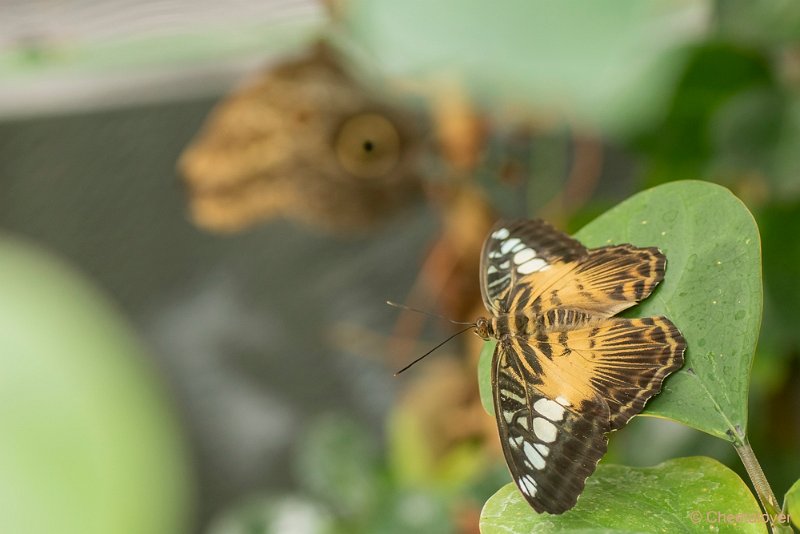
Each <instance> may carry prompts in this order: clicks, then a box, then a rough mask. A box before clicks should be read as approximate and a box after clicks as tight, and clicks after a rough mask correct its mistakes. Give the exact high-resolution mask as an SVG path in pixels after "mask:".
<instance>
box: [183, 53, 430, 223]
mask: <svg viewBox="0 0 800 534" xmlns="http://www.w3.org/2000/svg"><path fill="white" fill-rule="evenodd" d="M423 138H424V136H423V135H422V134H421V132H420V128H419V122H418V121H417V120H415V119H414V118H413V117H412V116H411V114H410V113H409V112H408V111H404V110H401V109H400V108H398V107H396V106H393V105H391V104H389V103H388V102H386V101H384V100H382V99H381V98H378V96H377V95H376V94H375V91H374V90H373V91H368V90H367V89H366V88H365V87H364V85H363V84H362V83H360V81H359V80H357V79H356V78H355V77H353V76H352V75H351V74H349V73H348V72H347V71H346V70H345V68H344V66H343V65H342V62H341V60H340V59H339V58H338V57H337V55H336V54H335V53H334V52H333V50H332V49H331V48H330V47H328V46H327V45H325V44H317V45H315V46H314V47H312V48H311V49H310V50H309V51H307V52H306V53H305V54H304V55H302V56H301V57H295V58H292V59H289V60H285V61H283V62H281V63H279V64H277V65H274V66H272V67H271V68H269V69H267V70H266V71H264V72H262V73H260V74H259V75H258V76H257V77H256V78H255V79H254V80H253V81H252V82H251V83H249V84H247V85H245V86H244V87H242V88H241V89H238V90H236V91H234V92H233V93H232V94H231V95H229V96H228V97H227V98H225V99H224V100H223V101H222V102H221V103H219V104H218V105H217V106H216V108H215V109H214V110H213V111H212V112H211V114H210V116H209V117H208V118H207V120H206V122H205V125H204V127H203V129H202V131H201V132H200V133H199V134H198V135H197V136H196V137H195V139H194V140H193V141H192V142H191V144H190V145H189V146H188V148H186V150H185V151H184V152H183V154H182V155H181V158H180V161H179V163H178V169H179V171H180V173H181V174H182V175H183V178H184V181H185V183H186V185H187V188H188V195H189V202H190V212H191V217H192V219H193V221H194V222H195V223H196V224H197V225H199V226H201V227H203V228H206V229H209V230H212V231H218V232H233V231H238V230H241V229H243V228H245V227H247V226H250V225H252V224H254V223H256V222H258V221H261V220H265V219H270V218H273V217H287V218H291V219H295V220H298V221H300V222H302V223H305V224H309V225H311V226H315V227H319V228H321V229H325V230H333V231H336V232H340V233H341V232H349V231H353V230H359V229H363V228H367V227H369V226H371V225H374V224H375V223H377V222H379V221H381V220H382V219H384V218H386V217H387V216H388V215H390V214H392V213H394V212H396V211H397V210H398V209H399V208H401V207H403V206H406V205H408V204H410V203H411V202H413V201H414V200H415V199H416V198H418V197H419V196H420V193H421V192H422V184H421V180H420V177H419V176H420V173H419V161H420V153H421V151H420V147H421V144H422V143H423V141H422V139H423Z"/></svg>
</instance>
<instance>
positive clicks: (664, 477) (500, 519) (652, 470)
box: [480, 456, 767, 534]
mask: <svg viewBox="0 0 800 534" xmlns="http://www.w3.org/2000/svg"><path fill="white" fill-rule="evenodd" d="M480 528H481V533H482V534H495V533H496V534H500V533H502V534H514V533H520V534H522V533H525V534H527V533H529V532H578V531H580V532H615V533H616V532H709V531H712V532H761V533H765V532H767V528H766V525H765V520H764V517H763V515H762V514H761V509H760V508H759V507H758V503H757V502H756V500H755V498H754V497H753V495H752V494H751V493H750V490H749V489H748V488H747V486H746V485H745V483H744V482H743V481H742V479H741V478H739V477H738V476H737V475H736V473H734V472H733V471H731V470H730V469H728V468H727V467H725V466H724V465H722V464H721V463H719V462H717V461H716V460H712V459H711V458H706V457H702V456H697V457H692V458H678V459H674V460H669V461H666V462H664V463H662V464H659V465H657V466H655V467H627V466H622V465H603V464H600V465H599V466H598V468H597V472H596V473H595V474H594V475H592V476H591V477H589V479H588V480H587V481H586V489H585V490H584V492H583V494H582V495H581V497H580V499H579V500H578V504H577V505H576V506H575V508H573V509H572V510H570V511H568V512H566V513H564V514H562V515H549V514H537V513H536V512H534V511H533V510H532V509H531V507H530V506H529V505H528V503H527V502H525V499H524V498H523V497H522V495H521V494H520V493H519V491H518V490H517V488H516V486H514V484H513V483H512V484H508V485H506V486H504V487H503V488H501V489H500V490H499V491H498V492H497V493H495V494H494V495H493V496H492V497H491V498H490V499H489V500H488V501H487V502H486V505H485V506H484V507H483V512H482V513H481V524H480Z"/></svg>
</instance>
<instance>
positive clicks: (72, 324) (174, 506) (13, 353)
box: [0, 236, 191, 534]
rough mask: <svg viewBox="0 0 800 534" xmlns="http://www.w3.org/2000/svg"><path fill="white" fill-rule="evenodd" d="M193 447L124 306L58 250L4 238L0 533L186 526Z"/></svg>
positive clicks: (0, 265) (156, 532) (153, 531)
mask: <svg viewBox="0 0 800 534" xmlns="http://www.w3.org/2000/svg"><path fill="white" fill-rule="evenodd" d="M186 451H187V449H186V447H185V444H184V442H183V439H182V436H181V432H180V428H179V425H178V422H177V419H176V417H175V414H174V412H173V408H172V406H171V404H170V402H169V399H168V397H167V396H166V395H165V391H164V389H163V387H162V384H160V383H159V381H158V380H157V376H156V374H155V373H154V370H153V369H152V368H151V360H150V358H149V355H148V354H147V353H146V352H145V350H144V349H143V347H142V345H141V343H140V342H139V341H138V340H137V338H136V336H135V334H134V333H133V332H132V330H131V327H130V326H129V325H128V324H127V323H126V321H125V320H124V319H123V318H122V317H121V316H120V314H119V312H118V310H116V309H115V308H114V307H113V306H112V305H111V304H110V303H109V302H108V300H107V299H106V298H104V296H103V295H101V294H100V293H99V292H98V291H97V290H96V289H95V288H93V287H91V285H90V284H89V283H88V282H87V281H86V280H85V279H84V278H83V277H81V276H79V275H78V274H76V273H75V272H74V271H73V270H72V269H71V268H70V267H68V266H67V265H65V264H64V263H62V262H61V261H60V260H58V259H57V258H55V257H53V256H51V255H49V254H47V253H44V252H43V251H41V250H39V249H37V248H35V247H33V246H31V245H29V244H27V243H24V242H22V241H19V240H17V239H15V238H12V237H9V236H0V473H2V476H0V532H9V533H12V532H13V533H25V534H38V533H42V534H44V533H47V534H52V533H56V532H57V533H59V534H73V533H74V534H95V533H97V534H109V533H115V534H125V533H130V534H142V533H148V534H161V533H164V534H167V533H169V534H174V533H180V532H186V531H188V530H189V528H190V522H189V521H190V513H191V477H190V472H189V469H188V462H187V454H186Z"/></svg>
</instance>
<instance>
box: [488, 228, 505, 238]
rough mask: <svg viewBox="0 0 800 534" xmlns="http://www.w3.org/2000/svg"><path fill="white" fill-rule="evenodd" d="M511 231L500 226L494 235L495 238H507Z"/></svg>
mask: <svg viewBox="0 0 800 534" xmlns="http://www.w3.org/2000/svg"><path fill="white" fill-rule="evenodd" d="M508 234H509V231H508V228H500V229H499V230H497V231H496V232H494V233H493V234H492V237H493V238H495V239H505V238H507V237H508Z"/></svg>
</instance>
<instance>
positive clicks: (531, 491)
mask: <svg viewBox="0 0 800 534" xmlns="http://www.w3.org/2000/svg"><path fill="white" fill-rule="evenodd" d="M517 485H518V486H519V489H520V491H522V492H523V493H524V494H525V495H527V496H529V497H535V496H536V481H534V480H533V477H532V476H530V475H525V476H522V477H520V478H519V481H518V484H517Z"/></svg>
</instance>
